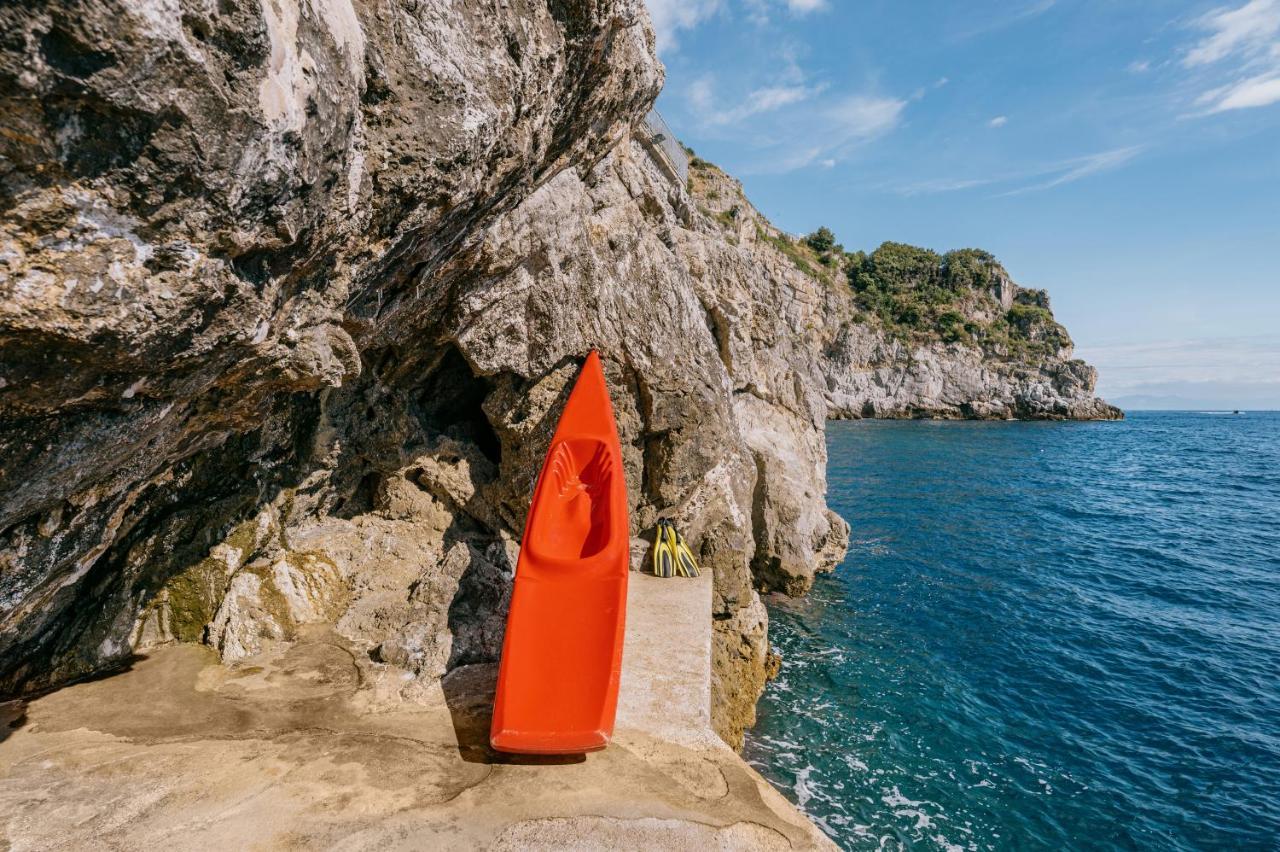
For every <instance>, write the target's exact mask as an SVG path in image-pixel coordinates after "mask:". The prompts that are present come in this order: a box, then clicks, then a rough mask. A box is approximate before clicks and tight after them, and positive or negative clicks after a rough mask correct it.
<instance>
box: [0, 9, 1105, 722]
mask: <svg viewBox="0 0 1280 852" xmlns="http://www.w3.org/2000/svg"><path fill="white" fill-rule="evenodd" d="M0 24H2V25H3V32H4V33H5V35H4V37H3V47H2V48H0V98H2V99H3V108H4V116H5V118H4V126H3V127H2V128H0V199H2V200H3V215H2V216H0V291H2V292H3V296H4V299H3V302H2V303H0V495H2V496H0V692H22V691H33V690H39V689H43V688H47V687H50V686H54V685H57V684H60V683H64V682H67V681H69V680H72V679H75V678H79V677H82V676H85V675H88V674H91V673H94V672H97V671H101V670H105V669H109V668H112V667H115V666H120V665H124V664H126V663H127V662H128V661H129V660H130V659H131V658H132V656H133V655H134V654H136V653H138V652H140V651H142V650H145V649H146V648H148V647H152V646H155V645H157V644H164V643H171V642H178V641H188V642H203V643H207V644H209V645H212V646H213V647H215V648H216V649H217V650H218V651H219V652H220V653H221V654H222V656H223V658H224V659H226V660H239V659H248V658H252V657H254V656H255V655H258V654H262V653H265V652H267V651H270V650H272V649H274V648H278V647H280V646H281V645H287V644H288V643H290V642H291V641H293V639H294V638H295V637H296V636H297V635H299V633H300V631H303V630H304V629H306V627H307V625H310V624H316V623H322V624H330V625H334V626H335V627H336V629H337V630H338V631H339V632H341V633H342V634H343V635H344V636H345V637H346V639H347V640H348V641H350V642H352V643H353V644H354V645H356V646H357V647H360V648H362V649H364V650H365V651H366V653H367V657H368V661H367V662H364V661H362V662H361V665H362V666H365V667H366V668H367V669H368V670H369V672H370V673H372V674H373V675H377V677H378V678H379V680H380V682H384V683H385V682H393V683H396V684H398V686H397V690H396V691H397V692H398V693H399V695H400V696H401V697H403V698H405V699H413V698H414V697H415V695H418V694H421V693H422V691H423V690H424V689H426V686H427V685H428V684H431V683H432V682H433V681H434V680H435V679H437V678H439V677H440V676H441V675H442V674H443V673H444V672H446V671H447V670H449V669H451V668H454V667H456V666H459V665H462V664H465V663H469V662H478V661H484V660H491V659H493V658H495V656H496V654H497V652H498V648H499V646H500V642H501V634H502V627H503V623H504V617H505V606H506V600H507V596H508V594H509V589H510V583H511V578H512V570H513V565H514V564H515V556H516V553H517V548H518V541H519V537H520V532H521V529H522V526H523V520H524V512H525V508H526V506H527V501H528V497H529V495H530V492H531V490H532V485H533V477H534V476H535V475H536V472H537V469H538V466H539V464H540V461H541V456H542V454H543V453H544V452H545V450H546V446H547V442H548V441H549V439H550V435H551V432H552V429H553V427H554V424H555V421H556V417H557V414H558V410H559V406H560V405H561V404H562V403H563V399H564V397H565V394H566V393H567V389H568V385H569V383H570V382H571V380H572V378H573V375H574V372H575V370H576V365H577V364H578V363H579V360H580V358H581V357H582V356H583V355H584V354H585V353H586V352H587V351H588V350H589V349H591V348H598V349H599V350H600V351H601V353H602V355H603V357H604V361H605V366H606V374H607V377H608V379H609V381H610V384H611V388H612V391H613V397H614V403H615V407H616V409H617V413H618V417H619V430H620V434H621V437H622V441H623V447H624V455H625V460H626V468H627V470H626V473H627V481H628V489H629V494H630V499H631V503H632V524H633V534H635V535H636V536H637V541H636V547H635V554H636V559H637V563H638V562H639V560H640V559H641V558H642V557H643V555H644V550H645V544H644V541H643V538H642V537H643V536H644V535H645V534H647V533H648V531H649V530H650V529H651V528H652V525H653V522H654V521H655V520H656V519H657V518H658V517H659V516H664V515H670V516H674V517H676V518H678V519H679V520H680V521H681V522H682V526H683V528H684V529H685V530H686V532H687V534H688V537H689V538H690V540H691V542H692V543H693V544H694V546H695V549H696V550H697V552H698V555H699V557H700V559H701V560H702V562H703V564H704V565H705V566H707V567H709V568H710V569H711V570H712V571H713V572H714V577H715V594H714V605H713V615H714V618H715V626H716V632H715V636H716V640H715V647H714V667H715V677H714V685H713V691H714V693H715V694H714V698H715V703H714V707H715V711H714V712H715V719H714V721H715V724H716V728H717V730H718V731H719V732H720V733H721V735H722V736H723V737H725V738H726V739H727V740H729V741H730V742H737V741H740V738H741V733H742V730H743V728H744V727H745V726H747V725H749V724H750V723H751V721H752V719H753V716H754V703H755V699H756V697H757V696H758V694H759V691H760V689H761V688H762V686H763V683H764V680H765V676H766V669H767V663H768V661H767V656H768V643H767V636H766V630H767V620H766V615H765V611H764V608H763V606H762V604H761V602H760V598H759V592H760V591H761V590H781V591H785V592H787V593H792V594H796V593H801V592H803V591H804V590H805V589H807V587H808V585H809V584H810V583H811V582H812V578H813V575H814V572H815V571H818V570H824V569H827V568H830V567H831V566H832V565H834V564H835V563H836V562H837V561H838V560H839V558H840V557H841V556H842V554H843V552H844V546H845V542H846V539H847V534H848V528H847V526H846V525H845V524H844V522H843V521H841V520H840V519H839V518H838V517H836V516H834V515H833V514H832V513H830V512H829V511H828V510H827V509H826V505H825V500H824V491H825V473H824V470H825V461H826V458H825V446H824V443H823V437H822V428H823V423H824V421H825V420H826V419H827V418H828V417H830V416H864V415H876V416H924V415H937V416H984V417H988V416H991V417H993V416H1054V417H1071V416H1106V415H1107V414H1108V413H1109V412H1108V410H1107V409H1106V408H1105V407H1104V406H1103V404H1101V403H1099V402H1097V401H1095V400H1094V399H1093V397H1092V387H1093V374H1092V372H1091V369H1090V368H1088V367H1086V366H1083V365H1081V364H1080V363H1079V362H1073V361H1070V360H1069V358H1070V352H1069V342H1068V343H1067V344H1066V348H1064V347H1063V346H1058V347H1057V348H1055V349H1054V351H1053V352H1052V353H1040V354H1036V355H1033V356H1029V355H1027V353H1026V352H1025V351H1020V353H1014V352H1013V351H1012V350H1008V351H1005V352H1004V354H1001V351H1000V350H999V342H998V341H994V338H993V339H985V338H984V339H983V340H976V338H975V339H969V340H967V341H966V340H952V341H943V340H941V339H933V338H929V339H927V340H926V339H920V338H913V337H912V336H911V335H904V334H902V333H900V329H897V328H895V327H893V326H892V323H891V322H890V323H886V322H884V321H882V320H881V319H879V318H878V315H876V314H875V313H874V311H872V310H870V309H869V308H868V307H867V305H866V304H864V303H865V302H866V299H863V298H862V297H861V295H860V294H861V293H862V291H859V290H858V289H857V288H856V287H853V286H851V285H850V282H851V281H853V282H854V283H855V284H856V274H854V276H853V278H850V270H853V269H854V266H855V265H857V266H858V268H861V263H862V261H858V262H857V264H855V263H854V262H853V261H846V260H843V259H842V260H840V261H839V262H837V263H835V264H834V266H833V267H825V266H824V267H821V268H819V267H815V266H814V265H813V262H812V261H813V258H812V257H810V256H808V255H806V254H805V252H806V251H808V250H807V249H805V248H803V247H801V248H797V247H796V243H794V241H791V240H790V239H788V238H786V237H785V235H782V234H780V233H779V232H777V231H776V230H775V229H773V228H772V226H770V225H769V224H768V223H767V222H766V221H765V220H764V219H763V218H761V217H760V216H759V214H758V213H756V212H755V211H754V210H753V209H752V208H751V207H750V205H749V204H747V203H746V201H745V199H743V198H742V195H741V189H740V187H739V186H738V185H737V184H736V183H735V182H734V181H732V180H731V179H730V178H728V177H727V176H724V175H723V174H722V173H720V172H719V171H718V170H715V169H714V168H711V167H709V166H705V165H704V166H700V167H699V168H697V169H695V171H694V174H693V175H692V177H691V179H690V181H689V183H688V184H687V185H681V184H680V183H679V182H677V181H673V180H672V179H671V176H670V173H669V170H668V169H665V168H664V167H663V166H662V165H661V164H660V163H658V162H657V161H656V160H655V158H654V155H653V153H652V150H651V146H646V145H644V144H642V143H643V142H644V141H645V140H644V139H643V132H644V131H643V130H640V129H635V128H638V127H640V124H639V118H640V117H641V116H642V115H643V114H644V112H645V111H646V110H647V109H648V107H649V105H650V104H651V102H652V100H653V98H654V97H655V96H656V93H657V91H658V89H659V87H660V86H661V80H662V74H661V69H660V66H659V65H658V63H657V61H656V59H655V57H654V54H653V40H652V35H651V32H650V29H649V26H648V23H647V18H646V16H645V13H644V10H643V8H642V6H641V4H640V2H639V0H612V1H611V0H598V2H593V3H585V2H583V3H578V2H558V1H556V2H553V0H524V1H523V2H513V3H496V2H494V3H489V2H473V3H456V4H424V3H416V2H407V0H405V1H404V2H391V0H383V1H382V2H379V0H367V2H366V1H363V0H355V2H353V0H273V1H272V2H262V3H259V2H257V0H220V2H219V3H217V4H206V3H203V2H195V0H183V2H181V3H178V2H168V0H139V1H138V2H130V3H112V2H106V0H98V2H92V3H70V2H65V3H63V2H49V3H45V4H42V5H41V6H40V7H39V8H38V9H32V8H25V7H19V6H8V7H5V8H4V9H0ZM818 260H819V261H821V260H822V259H821V258H819V259H818ZM872 260H874V255H873V256H872ZM868 262H870V261H868ZM871 271H872V272H874V271H875V270H874V269H872V270H871ZM983 286H986V285H983ZM999 286H1000V287H1004V286H1005V285H1003V284H1001V285H999ZM1011 287H1013V285H1012V284H1011V283H1010V284H1009V285H1008V287H1006V289H1008V288H1011ZM978 289H979V290H980V289H981V287H979V288H978ZM997 289H998V288H997ZM974 292H977V291H976V290H975V291H974ZM1009 292H1010V293H1014V291H1013V290H1009ZM1014 295H1015V297H1016V293H1015V294H1014ZM991 298H994V299H996V301H997V303H999V300H1000V299H1003V298H1004V296H1002V295H1000V294H999V293H996V294H995V295H993V296H991ZM970 301H971V302H972V304H970V305H969V306H968V308H969V309H971V313H972V312H973V311H978V312H980V311H982V310H985V309H986V308H984V307H983V305H986V302H982V301H981V300H980V299H978V298H977V297H976V296H975V297H974V298H973V299H971V300H970ZM980 302H981V303H980ZM988 307H989V305H988ZM1010 308H1012V303H1011V304H1010ZM1006 312H1007V311H1006ZM975 315H976V314H975ZM1037 321H1039V320H1038V319H1037ZM975 328H976V326H975ZM984 328H985V327H984ZM993 341H994V342H993Z"/></svg>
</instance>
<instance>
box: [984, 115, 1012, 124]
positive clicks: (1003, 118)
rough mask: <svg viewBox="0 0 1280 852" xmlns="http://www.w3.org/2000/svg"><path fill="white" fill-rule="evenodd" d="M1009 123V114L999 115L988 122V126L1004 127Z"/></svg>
mask: <svg viewBox="0 0 1280 852" xmlns="http://www.w3.org/2000/svg"><path fill="white" fill-rule="evenodd" d="M1008 123H1009V116H1007V115H997V116H996V117H995V118H993V119H991V120H990V121H988V122H987V127H1004V126H1005V125H1006V124H1008Z"/></svg>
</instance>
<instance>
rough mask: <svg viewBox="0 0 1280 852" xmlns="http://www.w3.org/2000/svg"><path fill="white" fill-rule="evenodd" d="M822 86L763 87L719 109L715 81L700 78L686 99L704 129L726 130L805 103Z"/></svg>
mask: <svg viewBox="0 0 1280 852" xmlns="http://www.w3.org/2000/svg"><path fill="white" fill-rule="evenodd" d="M824 88H825V86H822V85H817V86H804V85H775V86H764V87H762V88H759V89H755V90H754V91H752V92H749V93H748V94H747V96H746V97H745V98H743V100H742V101H741V102H740V103H737V104H734V105H733V106H730V107H725V108H721V107H719V106H718V99H717V97H716V93H715V81H714V78H713V77H712V76H711V75H709V74H708V75H703V76H702V77H699V78H698V79H697V80H694V82H693V83H692V84H691V85H690V86H689V89H688V95H687V96H688V99H689V104H690V106H692V107H693V109H694V111H695V113H696V114H697V116H698V120H699V121H700V122H701V123H702V124H703V125H704V126H706V127H725V126H729V125H735V124H740V123H742V122H743V121H745V120H746V119H748V118H751V117H752V116H755V115H760V114H761V113H766V112H773V111H775V110H778V109H781V108H782V107H785V106H789V105H791V104H796V103H800V102H801V101H807V100H809V99H810V98H812V97H814V96H815V95H817V94H818V93H820V92H821V91H822V90H823V89H824Z"/></svg>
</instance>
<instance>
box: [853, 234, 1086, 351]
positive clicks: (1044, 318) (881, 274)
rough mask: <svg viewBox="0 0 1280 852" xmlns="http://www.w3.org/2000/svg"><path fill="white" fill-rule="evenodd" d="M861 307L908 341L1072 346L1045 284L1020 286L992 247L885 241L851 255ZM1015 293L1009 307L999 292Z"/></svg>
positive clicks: (994, 347) (1017, 347)
mask: <svg viewBox="0 0 1280 852" xmlns="http://www.w3.org/2000/svg"><path fill="white" fill-rule="evenodd" d="M845 270H846V275H847V276H848V279H849V286H850V287H852V288H853V291H854V300H855V302H856V304H857V305H858V307H859V308H860V309H861V310H862V311H863V312H864V313H865V314H867V315H869V316H871V317H873V318H874V319H875V321H876V322H878V323H879V324H880V325H882V326H883V327H884V328H885V330H886V331H888V332H889V333H890V334H892V335H893V336H895V337H897V338H899V339H902V340H904V341H921V342H927V341H928V340H935V339H936V340H942V341H943V342H946V343H964V344H969V345H974V346H979V347H981V348H983V349H986V350H989V351H995V352H999V353H1002V354H1006V355H1011V356H1018V357H1025V356H1038V355H1050V354H1052V353H1054V352H1057V351H1058V350H1059V349H1061V348H1062V347H1064V346H1067V345H1070V342H1071V340H1070V338H1069V337H1068V336H1067V330H1066V329H1065V328H1063V327H1062V326H1061V325H1059V324H1058V323H1057V321H1056V320H1054V318H1053V313H1052V312H1051V311H1050V310H1049V298H1048V296H1047V294H1045V292H1044V291H1043V290H1026V289H1023V288H1020V287H1016V286H1015V285H1014V284H1013V283H1012V282H1011V281H1010V280H1009V276H1008V273H1006V272H1005V270H1004V267H1002V266H1001V265H1000V263H999V261H997V260H996V259H995V257H993V256H992V255H991V254H990V253H989V252H986V251H983V250H981V249H958V250H956V251H949V252H947V253H946V254H941V255H940V254H938V253H937V252H934V251H930V250H929V249H924V248H919V247H917V246H911V245H906V244H905V243H892V242H887V243H884V244H882V245H881V246H880V247H879V248H877V249H876V250H875V251H873V252H871V253H870V254H866V253H864V252H854V253H852V254H849V255H846V266H845ZM1002 294H1004V295H1005V298H1006V299H1011V302H1012V303H1011V304H1009V307H1008V308H1007V309H1006V308H1005V307H1004V305H1003V304H1002V303H1001V296H1002Z"/></svg>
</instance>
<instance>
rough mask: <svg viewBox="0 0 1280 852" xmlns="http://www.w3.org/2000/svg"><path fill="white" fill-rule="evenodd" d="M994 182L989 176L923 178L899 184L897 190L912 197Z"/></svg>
mask: <svg viewBox="0 0 1280 852" xmlns="http://www.w3.org/2000/svg"><path fill="white" fill-rule="evenodd" d="M993 182H994V181H993V180H991V179H988V178H939V179H937V180H922V181H916V182H915V183H909V184H906V185H905V186H899V187H896V191H897V193H898V194H899V195H905V196H907V197H908V198H910V197H912V196H915V195H935V194H937V193H940V192H959V191H961V190H964V189H973V188H974V187H978V186H986V185H987V184H989V183H993Z"/></svg>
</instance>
